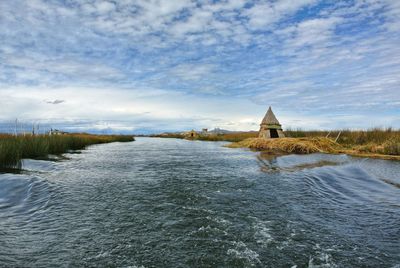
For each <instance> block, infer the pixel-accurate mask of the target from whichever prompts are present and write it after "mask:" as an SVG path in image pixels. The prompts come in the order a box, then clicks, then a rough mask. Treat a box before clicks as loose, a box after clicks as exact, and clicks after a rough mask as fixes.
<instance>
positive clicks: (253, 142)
mask: <svg viewBox="0 0 400 268" xmlns="http://www.w3.org/2000/svg"><path fill="white" fill-rule="evenodd" d="M227 147H231V148H242V147H243V148H250V149H254V150H260V151H265V152H269V153H278V154H280V153H293V154H311V153H334V152H336V151H337V150H340V149H341V146H340V145H339V144H337V143H335V142H334V141H332V140H331V139H328V138H322V137H316V138H281V139H263V138H249V139H246V140H243V141H239V142H235V143H231V144H229V145H227Z"/></svg>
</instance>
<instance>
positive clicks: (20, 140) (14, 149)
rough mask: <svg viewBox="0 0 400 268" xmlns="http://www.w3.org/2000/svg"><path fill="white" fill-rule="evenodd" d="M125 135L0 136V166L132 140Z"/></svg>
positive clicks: (14, 164)
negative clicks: (95, 145) (101, 144)
mask: <svg viewBox="0 0 400 268" xmlns="http://www.w3.org/2000/svg"><path fill="white" fill-rule="evenodd" d="M133 140H134V138H133V137H132V136H126V135H90V134H67V135H52V136H49V135H36V136H33V135H27V136H11V135H1V136H0V168H18V167H20V161H21V159H23V158H33V159H35V158H36V159H37V158H46V157H47V156H48V155H49V154H62V153H66V152H68V151H72V150H81V149H84V148H85V147H86V146H88V145H92V144H100V143H108V142H116V141H119V142H126V141H133Z"/></svg>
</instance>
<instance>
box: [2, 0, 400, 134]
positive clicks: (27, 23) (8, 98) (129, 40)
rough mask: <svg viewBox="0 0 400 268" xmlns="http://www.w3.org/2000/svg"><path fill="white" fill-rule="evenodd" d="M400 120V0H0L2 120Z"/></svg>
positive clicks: (234, 123)
mask: <svg viewBox="0 0 400 268" xmlns="http://www.w3.org/2000/svg"><path fill="white" fill-rule="evenodd" d="M269 105H271V106H272V107H273V110H274V111H275V114H276V115H277V117H278V119H279V120H280V121H281V123H282V124H283V126H284V128H287V127H291V128H304V129H320V128H323V129H334V128H370V127H375V126H376V127H386V126H393V127H395V128H399V127H400V1H398V0H381V1H380V0H354V1H336V0H331V1H322V0H321V1H318V0H268V1H267V0H265V1H263V0H252V1H241V0H221V1H216V0H213V1H211V0H210V1H206V0H205V1H196V0H174V1H171V0H118V1H117V0H113V1H112V0H108V1H105V0H79V1H78V0H25V1H24V0H12V1H8V0H0V123H1V124H3V125H4V124H7V123H10V122H11V121H13V120H15V118H18V119H19V120H21V121H24V122H38V123H40V124H43V125H46V124H47V125H51V126H57V127H59V128H64V129H67V130H68V129H69V130H72V129H75V130H91V131H104V130H105V129H109V130H114V131H117V132H148V131H150V132H154V131H164V130H183V129H191V128H195V129H196V128H202V127H208V128H213V127H220V128H224V129H230V130H248V129H257V128H258V124H259V122H260V121H261V119H262V117H263V115H264V113H265V112H266V110H267V108H268V106H269Z"/></svg>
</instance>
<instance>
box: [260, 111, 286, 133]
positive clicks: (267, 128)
mask: <svg viewBox="0 0 400 268" xmlns="http://www.w3.org/2000/svg"><path fill="white" fill-rule="evenodd" d="M258 137H260V138H266V139H273V138H284V137H285V135H284V134H283V131H282V126H281V124H279V121H278V119H276V117H275V115H274V113H273V112H272V109H271V106H270V107H269V108H268V111H267V113H266V114H265V116H264V118H263V120H262V121H261V124H260V131H259V133H258Z"/></svg>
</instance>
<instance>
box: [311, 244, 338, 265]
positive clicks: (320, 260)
mask: <svg viewBox="0 0 400 268" xmlns="http://www.w3.org/2000/svg"><path fill="white" fill-rule="evenodd" d="M313 248H314V249H315V250H316V255H315V256H313V257H310V259H309V261H308V267H309V268H335V267H338V266H337V265H336V264H335V263H334V262H333V258H332V255H331V254H329V253H327V252H326V251H332V250H333V249H321V247H320V245H319V244H316V245H315V246H314V247H313Z"/></svg>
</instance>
